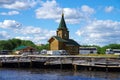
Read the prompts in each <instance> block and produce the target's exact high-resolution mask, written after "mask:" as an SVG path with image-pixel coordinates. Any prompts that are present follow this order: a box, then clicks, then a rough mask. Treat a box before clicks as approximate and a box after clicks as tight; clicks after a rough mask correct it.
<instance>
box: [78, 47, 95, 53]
mask: <svg viewBox="0 0 120 80" xmlns="http://www.w3.org/2000/svg"><path fill="white" fill-rule="evenodd" d="M79 53H80V54H96V53H97V48H96V47H80V48H79Z"/></svg>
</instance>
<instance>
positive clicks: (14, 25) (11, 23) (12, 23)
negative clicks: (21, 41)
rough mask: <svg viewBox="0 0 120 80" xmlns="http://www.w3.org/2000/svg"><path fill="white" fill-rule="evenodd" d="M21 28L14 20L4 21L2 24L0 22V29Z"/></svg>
mask: <svg viewBox="0 0 120 80" xmlns="http://www.w3.org/2000/svg"><path fill="white" fill-rule="evenodd" d="M19 27H21V24H20V23H19V22H17V21H15V20H4V21H3V22H0V28H4V29H7V28H9V29H10V28H12V29H16V28H19Z"/></svg>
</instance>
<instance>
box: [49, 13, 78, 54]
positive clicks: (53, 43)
mask: <svg viewBox="0 0 120 80" xmlns="http://www.w3.org/2000/svg"><path fill="white" fill-rule="evenodd" d="M56 33H57V36H53V37H51V38H50V39H49V40H48V42H49V45H50V50H66V51H67V53H69V54H70V55H75V54H79V47H80V45H79V44H78V43H77V42H76V41H74V40H73V39H69V31H68V28H67V26H66V23H65V20H64V14H62V18H61V21H60V24H59V27H58V29H57V31H56Z"/></svg>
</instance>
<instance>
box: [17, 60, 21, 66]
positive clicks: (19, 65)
mask: <svg viewBox="0 0 120 80" xmlns="http://www.w3.org/2000/svg"><path fill="white" fill-rule="evenodd" d="M17 62H18V68H20V59H19V58H18V59H17Z"/></svg>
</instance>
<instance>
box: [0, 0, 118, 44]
mask: <svg viewBox="0 0 120 80" xmlns="http://www.w3.org/2000/svg"><path fill="white" fill-rule="evenodd" d="M62 11H63V12H64V16H65V21H66V24H67V27H68V29H69V31H70V38H72V39H75V40H76V41H77V42H78V43H79V44H81V45H82V44H85V45H86V44H88V45H100V46H103V45H107V44H111V43H120V0H0V40H7V39H12V38H19V39H24V40H31V41H33V42H34V43H36V44H45V43H47V41H48V39H49V38H50V37H51V36H54V35H56V29H57V28H58V25H59V22H60V18H61V13H62Z"/></svg>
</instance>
